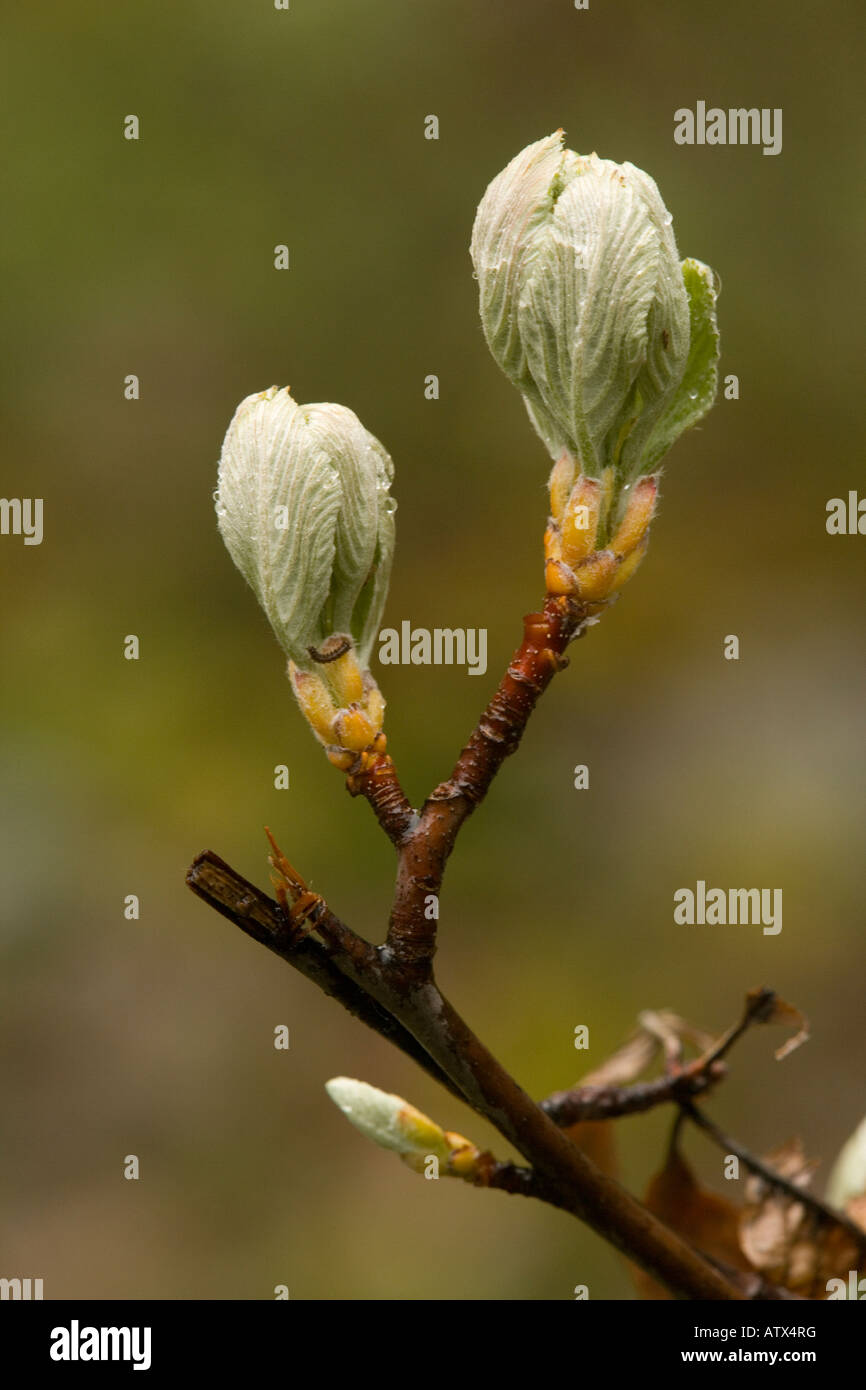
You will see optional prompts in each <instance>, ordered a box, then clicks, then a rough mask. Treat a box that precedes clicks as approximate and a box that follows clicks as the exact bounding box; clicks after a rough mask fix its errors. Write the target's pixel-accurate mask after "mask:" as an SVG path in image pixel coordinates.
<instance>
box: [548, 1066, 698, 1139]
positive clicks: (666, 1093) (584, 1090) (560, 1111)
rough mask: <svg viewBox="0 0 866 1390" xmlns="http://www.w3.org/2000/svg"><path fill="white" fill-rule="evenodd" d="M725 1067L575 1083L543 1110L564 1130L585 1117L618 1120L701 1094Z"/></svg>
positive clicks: (558, 1093)
mask: <svg viewBox="0 0 866 1390" xmlns="http://www.w3.org/2000/svg"><path fill="white" fill-rule="evenodd" d="M723 1075H724V1066H723V1064H721V1063H718V1062H715V1063H713V1064H712V1065H711V1066H709V1067H708V1068H707V1070H706V1071H704V1070H698V1071H696V1072H692V1071H691V1070H690V1069H687V1070H685V1071H683V1072H682V1073H681V1074H680V1075H679V1076H657V1077H654V1078H653V1080H652V1081H635V1082H634V1083H633V1084H631V1085H629V1086H572V1087H571V1089H570V1090H567V1091H554V1093H553V1094H552V1095H550V1096H547V1098H546V1099H545V1100H543V1101H541V1102H540V1105H541V1109H542V1110H543V1111H544V1113H545V1114H546V1115H549V1116H550V1118H551V1119H552V1120H553V1122H554V1124H557V1125H559V1126H560V1128H561V1129H567V1128H568V1127H569V1125H574V1124H577V1123H578V1122H579V1121H581V1120H614V1119H619V1118H620V1117H621V1116H623V1115H639V1114H642V1113H643V1112H644V1111H646V1110H652V1109H653V1108H654V1107H655V1106H656V1105H665V1104H667V1103H669V1102H672V1101H673V1102H678V1101H679V1102H681V1101H684V1100H686V1099H688V1098H689V1097H691V1096H699V1095H701V1094H703V1093H704V1092H706V1091H707V1090H709V1089H710V1087H711V1086H714V1085H715V1084H716V1082H718V1081H720V1080H721V1078H722V1076H723Z"/></svg>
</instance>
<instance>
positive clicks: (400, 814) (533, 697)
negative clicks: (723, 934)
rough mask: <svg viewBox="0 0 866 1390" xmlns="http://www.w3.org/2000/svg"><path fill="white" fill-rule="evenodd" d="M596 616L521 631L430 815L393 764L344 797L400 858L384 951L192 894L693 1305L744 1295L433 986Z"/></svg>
mask: <svg viewBox="0 0 866 1390" xmlns="http://www.w3.org/2000/svg"><path fill="white" fill-rule="evenodd" d="M587 616H588V613H587V608H586V607H585V606H583V605H580V604H577V603H575V602H574V601H573V600H571V599H567V598H564V597H548V599H547V600H546V602H545V604H544V607H543V609H542V610H541V611H540V612H538V613H532V614H530V615H529V616H528V617H527V618H526V619H525V620H524V637H523V642H522V643H521V645H520V647H519V648H518V649H517V651H516V652H515V654H514V657H513V658H512V661H511V663H510V664H509V667H508V669H507V671H506V673H505V675H504V677H503V679H502V681H501V682H500V685H499V687H498V689H497V691H496V693H495V695H494V696H493V699H492V700H491V701H490V703H489V704H488V706H487V708H486V710H485V711H484V713H483V714H482V716H481V718H480V720H479V721H478V724H477V726H476V728H475V730H474V731H473V733H472V735H471V737H470V739H469V741H468V742H467V744H466V746H465V748H464V749H463V751H462V752H461V754H460V757H459V758H458V760H457V763H456V764H455V767H454V771H453V772H452V774H451V777H450V778H449V779H448V780H447V781H446V782H443V783H441V784H440V785H439V786H438V787H436V789H435V790H434V791H433V792H432V793H431V795H430V796H429V797H428V798H427V800H426V802H425V803H424V806H423V807H422V809H421V812H420V814H417V813H416V812H415V811H414V810H413V808H412V807H411V805H410V803H409V802H408V799H407V798H406V797H405V795H404V793H403V792H402V789H401V788H400V784H399V780H398V778H397V774H396V769H395V768H394V765H393V762H392V761H391V759H390V757H389V756H388V755H385V754H377V753H373V754H369V755H361V757H360V758H359V760H358V763H357V765H356V766H355V767H354V768H353V769H352V770H351V771H350V773H349V775H348V777H347V784H348V787H349V790H350V792H352V793H353V794H354V795H359V794H360V795H364V796H365V797H366V798H367V799H368V800H369V801H370V803H371V805H372V806H373V809H374V811H375V812H376V814H377V816H378V818H379V820H380V823H381V824H382V826H383V829H384V830H385V831H386V833H387V834H388V836H389V838H390V839H391V840H392V842H393V843H394V844H395V847H396V848H397V852H398V874H397V885H396V890H395V898H394V907H393V910H392V914H391V919H390V923H389V930H388V937H387V940H386V943H385V944H384V945H383V946H381V947H374V946H372V945H371V944H370V943H369V942H366V941H364V940H363V938H361V937H359V936H357V935H356V934H355V933H354V932H352V931H351V929H350V928H349V927H347V926H346V925H345V924H344V923H342V922H341V921H340V920H339V919H338V918H337V917H336V916H335V915H334V914H333V913H331V911H330V909H329V908H327V906H326V905H325V904H324V902H321V900H319V902H320V906H318V907H316V908H315V910H314V911H313V912H312V914H311V915H310V918H309V920H308V921H307V922H305V923H304V925H303V927H296V926H294V925H293V924H292V921H291V918H290V917H289V918H288V919H287V917H286V913H285V911H284V910H283V908H281V906H280V905H279V904H278V903H275V902H272V901H271V899H269V898H268V897H267V896H266V895H265V894H263V893H261V892H260V890H258V889H256V888H254V887H253V886H252V885H251V884H249V883H247V881H246V880H245V879H242V878H241V877H240V876H239V875H236V874H235V873H234V871H233V870H231V869H230V868H229V866H228V865H226V864H225V863H224V862H223V861H222V860H220V859H219V858H218V856H216V855H213V854H209V853H208V854H204V855H200V856H199V858H198V859H197V860H196V862H195V864H194V865H193V866H192V868H191V869H190V871H189V873H188V876H187V881H188V883H189V885H190V887H191V888H192V889H193V891H194V892H196V893H197V894H198V896H200V897H202V898H203V899H204V900H205V901H206V902H208V903H209V904H210V905H211V906H213V907H215V908H216V909H217V910H218V911H220V912H222V913H223V915H225V916H227V917H229V918H230V919H231V920H232V921H234V922H235V923H236V924H237V925H238V926H240V927H241V928H242V930H244V931H245V932H247V933H248V934H249V935H251V936H253V937H254V939H255V940H257V941H259V942H261V943H262V944H263V945H265V946H268V947H269V949H271V950H274V951H275V952H276V953H277V954H278V955H280V956H281V957H282V958H283V959H284V960H287V961H288V962H289V964H292V965H294V966H295V967H296V968H298V969H300V970H301V971H302V973H304V974H306V975H307V977H308V978H310V979H312V980H313V981H314V982H315V983H317V984H319V986H320V988H322V989H324V990H325V992H326V993H328V994H331V995H333V996H334V997H335V998H337V999H338V1000H339V1001H340V1002H341V1003H342V1004H343V1005H344V1007H346V1008H347V1009H348V1010H349V1011H350V1012H351V1013H353V1014H354V1015H355V1016H357V1017H359V1018H361V1019H362V1020H363V1021H364V1022H365V1023H367V1024H368V1025H369V1026H371V1027H373V1028H374V1029H375V1030H376V1031H377V1032H379V1033H380V1034H381V1035H382V1036H383V1037H386V1038H387V1039H388V1040H389V1041H392V1042H393V1043H394V1044H395V1045H396V1046H398V1047H399V1048H400V1049H401V1050H402V1051H404V1052H405V1053H406V1054H407V1055H408V1056H411V1057H412V1058H413V1059H414V1060H416V1061H418V1062H419V1063H420V1065H422V1066H423V1067H424V1068H425V1070H426V1071H427V1072H428V1073H429V1074H430V1075H432V1076H434V1077H435V1078H436V1079H437V1080H440V1081H442V1082H443V1084H444V1085H445V1086H446V1087H447V1089H448V1090H449V1091H451V1092H452V1094H458V1095H460V1096H461V1097H462V1098H463V1099H465V1100H466V1101H467V1102H468V1104H469V1105H470V1106H472V1108H473V1109H474V1110H475V1111H476V1112H477V1113H478V1114H480V1115H482V1116H484V1117H485V1118H486V1119H487V1120H489V1121H490V1122H491V1123H492V1124H493V1125H494V1126H495V1127H496V1128H497V1129H498V1130H499V1132H500V1133H501V1134H502V1135H504V1137H505V1138H506V1139H508V1140H509V1141H510V1142H511V1143H512V1144H513V1145H514V1147H515V1148H516V1149H517V1150H518V1151H519V1152H520V1153H521V1154H522V1155H523V1157H524V1158H525V1159H526V1160H527V1161H528V1162H529V1163H530V1164H531V1166H532V1171H533V1175H534V1176H533V1182H532V1186H533V1193H534V1195H537V1196H541V1197H543V1199H544V1200H546V1201H548V1202H551V1203H552V1204H554V1205H556V1206H558V1207H561V1208H562V1209H564V1210H566V1211H569V1212H571V1213H572V1214H573V1215H575V1216H577V1217H578V1218H580V1219H581V1220H582V1221H584V1222H585V1223H586V1224H587V1225H589V1226H590V1227H591V1228H592V1229H593V1230H595V1231H596V1232H597V1233H598V1234H599V1235H601V1236H602V1237H604V1238H605V1239H606V1240H608V1241H609V1242H610V1243H611V1244H613V1245H614V1246H616V1247H617V1248H618V1249H619V1250H621V1251H622V1252H623V1253H624V1254H626V1255H628V1256H629V1257H630V1258H631V1259H633V1260H635V1261H636V1262H637V1263H638V1264H640V1265H641V1266H643V1268H645V1269H646V1270H647V1271H648V1272H649V1273H651V1274H653V1275H654V1276H655V1277H656V1278H657V1279H659V1280H660V1281H661V1282H662V1283H664V1284H665V1285H666V1286H667V1287H668V1288H669V1289H670V1290H671V1292H673V1293H674V1294H676V1295H677V1296H679V1297H683V1298H690V1299H701V1300H708V1299H724V1300H729V1299H741V1298H744V1297H746V1296H747V1295H746V1294H745V1293H744V1292H743V1290H742V1288H741V1287H740V1286H739V1285H738V1284H737V1283H735V1282H734V1280H733V1279H732V1278H729V1277H726V1276H725V1275H724V1274H722V1273H721V1272H719V1271H718V1270H717V1269H716V1268H715V1267H714V1266H713V1265H712V1264H710V1263H709V1262H708V1261H707V1260H705V1259H704V1258H703V1256H702V1255H700V1254H699V1253H698V1252H697V1251H696V1250H694V1249H693V1248H692V1247H691V1246H689V1245H688V1244H687V1243H686V1242H685V1241H683V1240H682V1239H681V1238H680V1237H679V1236H678V1235H676V1234H675V1233H674V1232H673V1231H671V1230H670V1229H669V1228H668V1227H666V1226H665V1225H663V1224H662V1223H661V1222H660V1221H658V1220H657V1219H656V1218H655V1217H654V1216H652V1214H651V1213H650V1212H649V1211H647V1209H646V1208H645V1207H644V1206H642V1205H641V1203H640V1202H638V1201H636V1200H635V1198H633V1197H632V1196H631V1194H630V1193H628V1192H627V1191H626V1190H625V1189H624V1188H622V1187H621V1186H620V1185H619V1184H618V1183H617V1182H615V1181H613V1180H612V1179H610V1178H608V1177H606V1176H605V1175H604V1174H603V1173H602V1172H601V1171H600V1170H599V1169H598V1168H596V1166H595V1165H594V1164H593V1163H592V1162H591V1160H590V1159H589V1158H588V1157H587V1156H586V1155H585V1154H584V1153H583V1152H582V1150H580V1149H579V1148H577V1147H576V1146H575V1145H574V1144H573V1143H572V1142H571V1140H570V1139H569V1138H568V1137H567V1136H566V1135H565V1134H564V1133H563V1132H562V1131H561V1130H560V1129H559V1128H558V1127H557V1125H556V1124H555V1123H554V1121H553V1120H552V1119H550V1118H549V1116H548V1115H547V1114H545V1113H544V1111H543V1110H542V1109H541V1108H540V1107H539V1106H538V1105H537V1104H536V1103H535V1102H534V1101H533V1100H532V1099H531V1098H530V1097H529V1096H528V1095H527V1094H526V1092H525V1091H523V1090H522V1088H521V1087H520V1086H519V1085H518V1084H517V1082H516V1081H515V1080H514V1079H513V1078H512V1077H511V1076H510V1074H509V1073H508V1072H507V1071H506V1070H505V1068H504V1067H502V1065H501V1064H500V1063H499V1062H498V1061H497V1059H496V1058H495V1057H494V1056H493V1054H492V1053H491V1052H490V1051H489V1050H488V1049H487V1048H486V1047H485V1046H484V1044H483V1043H482V1042H481V1041H480V1040H479V1039H478V1038H477V1037H476V1036H475V1034H474V1033H473V1032H472V1031H471V1029H470V1028H469V1027H468V1026H467V1024H466V1023H465V1022H464V1021H463V1019H462V1018H461V1017H460V1015H459V1014H458V1013H457V1012H456V1010H455V1009H454V1008H453V1007H452V1006H451V1005H450V1004H449V1003H448V1001H447V1000H446V999H445V998H444V997H443V996H442V994H441V993H440V991H439V989H438V986H437V985H436V983H435V980H434V979H433V975H432V958H433V953H434V950H435V928H436V923H435V920H433V921H430V920H428V919H427V917H426V916H425V912H424V907H425V900H426V897H427V895H428V894H430V893H438V891H439V888H440V886H441V883H442V877H443V873H444V869H445V865H446V862H447V860H448V857H449V855H450V853H451V851H452V849H453V847H454V843H455V839H456V837H457V834H458V831H459V829H460V827H461V825H462V824H463V822H464V821H465V820H466V819H467V817H468V816H469V815H470V814H471V813H472V811H473V810H474V809H475V807H476V806H477V805H478V804H479V802H480V801H481V800H482V799H483V797H484V795H485V794H486V792H487V790H488V788H489V786H490V784H491V782H492V781H493V778H494V777H495V775H496V773H497V771H498V770H499V768H500V767H501V765H502V763H503V762H504V760H505V758H506V757H507V756H508V755H509V754H510V753H513V752H514V751H515V749H516V748H517V746H518V744H519V742H520V739H521V737H522V735H523V731H524V729H525V727H526V724H527V721H528V719H529V717H530V715H531V713H532V711H533V709H534V708H535V705H536V703H537V701H538V699H539V697H540V695H541V694H542V693H543V691H544V689H545V688H546V686H547V685H548V684H549V682H550V680H551V679H552V677H553V675H554V674H555V673H556V671H558V670H560V669H562V667H563V666H564V665H565V664H566V662H565V660H564V653H565V650H566V648H567V646H568V644H569V642H571V641H572V640H573V639H574V638H575V637H576V636H578V635H580V633H581V631H582V629H583V625H584V624H585V621H586V618H587Z"/></svg>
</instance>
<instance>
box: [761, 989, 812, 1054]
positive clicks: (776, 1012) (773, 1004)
mask: <svg viewBox="0 0 866 1390" xmlns="http://www.w3.org/2000/svg"><path fill="white" fill-rule="evenodd" d="M762 995H765V996H766V1000H765V1003H764V1005H763V1007H762V1008H761V1010H760V1012H758V1013H756V1014H755V1019H756V1021H757V1022H758V1023H781V1024H782V1025H783V1026H784V1027H786V1028H794V1029H795V1030H796V1031H795V1033H794V1036H793V1037H790V1038H788V1039H787V1041H786V1042H783V1043H782V1046H781V1047H777V1048H776V1051H775V1053H774V1056H775V1058H776V1061H777V1062H781V1060H782V1058H783V1057H787V1056H788V1054H789V1053H791V1052H793V1051H794V1050H795V1049H796V1048H798V1047H799V1046H800V1045H801V1043H804V1042H806V1041H807V1040H808V1037H809V1021H808V1019H807V1018H806V1017H805V1016H804V1015H803V1014H801V1013H800V1010H799V1009H795V1008H794V1005H793V1004H788V1003H787V1002H786V1001H785V1000H784V999H780V998H779V996H778V994H773V993H771V992H770V991H768V990H765V989H762V988H759V989H750V990H749V992H748V994H747V995H746V1004H747V1005H748V1004H751V1003H752V1002H753V1001H754V1000H756V999H758V998H759V997H760V996H762Z"/></svg>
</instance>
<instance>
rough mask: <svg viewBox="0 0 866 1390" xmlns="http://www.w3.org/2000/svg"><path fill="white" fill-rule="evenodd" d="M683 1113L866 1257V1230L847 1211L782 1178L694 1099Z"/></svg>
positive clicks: (687, 1103) (750, 1169) (723, 1150)
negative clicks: (841, 1232)
mask: <svg viewBox="0 0 866 1390" xmlns="http://www.w3.org/2000/svg"><path fill="white" fill-rule="evenodd" d="M682 1112H683V1114H684V1115H685V1116H686V1117H687V1119H689V1120H691V1121H692V1124H694V1125H696V1126H697V1128H698V1129H702V1130H703V1131H704V1133H705V1134H707V1135H709V1137H710V1138H711V1139H712V1141H713V1143H714V1144H716V1145H717V1146H718V1147H719V1148H720V1149H721V1150H722V1152H723V1153H726V1154H734V1155H735V1156H736V1157H737V1158H738V1159H739V1160H740V1162H741V1163H743V1164H745V1166H746V1167H747V1168H748V1169H749V1171H750V1172H752V1173H755V1174H756V1175H757V1176H758V1177H760V1178H763V1180H764V1182H765V1183H767V1184H768V1186H770V1187H773V1188H775V1189H776V1191H777V1192H784V1193H785V1196H786V1197H790V1198H791V1200H792V1201H794V1202H799V1203H800V1204H801V1205H802V1206H804V1207H807V1208H808V1209H809V1211H810V1212H812V1214H813V1216H814V1217H815V1218H816V1220H817V1221H818V1222H819V1223H820V1224H821V1225H825V1226H841V1227H842V1228H843V1229H844V1231H845V1233H846V1235H848V1236H850V1237H851V1240H852V1241H853V1242H854V1243H855V1244H856V1246H857V1249H858V1250H859V1251H860V1253H861V1255H863V1256H866V1231H863V1230H861V1228H860V1227H859V1226H858V1225H857V1224H856V1223H855V1222H854V1221H852V1220H851V1219H850V1217H848V1216H846V1215H845V1214H844V1212H840V1211H837V1210H836V1209H835V1208H834V1207H830V1206H828V1205H827V1204H826V1202H822V1201H821V1199H820V1197H816V1196H815V1195H814V1193H812V1192H809V1191H808V1189H806V1188H802V1187H798V1186H797V1184H796V1183H793V1182H791V1181H790V1180H789V1179H788V1178H784V1177H782V1174H781V1173H777V1172H776V1171H775V1169H773V1168H771V1167H770V1166H769V1165H768V1164H766V1163H764V1162H763V1161H762V1160H761V1159H760V1158H756V1157H755V1155H754V1154H752V1153H750V1152H749V1150H748V1149H745V1148H743V1145H742V1144H738V1143H737V1142H736V1140H734V1139H731V1138H730V1137H729V1136H728V1135H727V1134H723V1132H722V1131H721V1130H720V1129H719V1127H718V1125H717V1124H714V1122H713V1121H712V1120H711V1119H710V1118H709V1117H708V1116H707V1115H705V1114H704V1112H703V1111H702V1110H700V1109H699V1108H698V1106H696V1105H692V1104H691V1102H684V1103H683V1104H682Z"/></svg>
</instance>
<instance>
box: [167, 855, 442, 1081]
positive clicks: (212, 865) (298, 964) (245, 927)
mask: <svg viewBox="0 0 866 1390" xmlns="http://www.w3.org/2000/svg"><path fill="white" fill-rule="evenodd" d="M186 881H187V883H188V884H189V886H190V888H191V889H192V891H193V892H194V893H195V894H196V895H197V896H198V897H199V898H201V899H202V901H203V902H206V903H207V904H208V906H209V907H212V908H214V909H215V911H217V912H219V913H221V914H222V916H223V917H227V918H228V919H229V921H230V922H234V924H235V926H236V927H240V929H241V931H243V932H246V934H247V936H251V937H252V938H253V940H254V941H258V942H259V943H260V945H262V946H267V948H268V950H269V951H273V952H274V953H275V954H276V955H278V956H280V957H281V958H282V959H283V960H285V961H287V962H288V963H289V965H291V966H294V968H295V970H297V971H299V972H300V974H301V975H304V976H306V978H307V979H308V980H311V981H312V983H313V984H315V985H318V987H319V989H320V990H322V992H323V993H324V994H327V995H328V996H329V997H330V998H332V999H336V1000H337V1002H338V1003H340V1004H342V1006H343V1008H344V1009H346V1010H347V1011H348V1012H349V1013H350V1014H351V1015H352V1016H353V1018H357V1019H360V1021H361V1022H362V1023H365V1024H366V1025H367V1027H368V1028H372V1029H373V1031H374V1032H375V1033H378V1034H379V1036H380V1037H382V1038H384V1039H385V1041H386V1042H389V1043H393V1045H394V1046H395V1047H397V1048H399V1049H400V1051H401V1052H403V1053H404V1054H405V1055H406V1056H407V1057H409V1058H411V1060H412V1061H413V1062H416V1063H417V1064H418V1066H420V1067H422V1068H423V1069H424V1071H426V1072H427V1074H428V1075H429V1076H432V1077H433V1079H434V1080H435V1081H438V1082H439V1083H440V1085H442V1086H444V1087H445V1089H446V1090H447V1091H449V1092H450V1093H451V1095H453V1096H456V1097H457V1099H458V1100H463V1096H462V1094H461V1092H460V1090H459V1089H458V1087H457V1086H455V1085H454V1082H453V1081H451V1079H450V1078H449V1077H448V1076H447V1075H446V1074H445V1072H443V1071H442V1069H441V1067H439V1066H438V1065H437V1064H436V1063H435V1062H434V1061H433V1060H432V1058H431V1057H429V1056H428V1054H427V1053H426V1052H425V1051H424V1048H423V1047H422V1046H421V1045H420V1043H418V1042H417V1041H416V1039H415V1038H413V1036H412V1034H411V1033H410V1032H408V1031H407V1029H406V1028H404V1027H403V1025H402V1023H398V1021H397V1020H396V1019H395V1018H394V1017H393V1015H392V1014H390V1013H389V1012H388V1010H387V1009H386V1008H384V1007H383V1006H382V1005H381V1004H379V1003H377V1001H376V1000H375V999H373V998H372V997H371V995H370V994H369V993H368V992H367V991H366V990H364V989H363V988H362V987H361V986H360V985H359V984H357V983H356V981H355V980H353V979H351V978H349V977H348V976H347V975H345V974H344V973H343V971H342V970H341V969H340V967H339V964H338V958H337V957H336V956H335V955H334V954H333V953H332V950H331V949H330V948H329V947H328V946H327V945H325V944H324V942H323V941H321V940H318V939H317V937H316V936H315V935H314V934H313V931H312V930H311V931H310V932H308V933H306V934H304V933H300V934H293V933H292V931H291V929H290V927H289V924H288V923H287V921H286V919H285V917H284V915H283V913H282V911H281V910H280V907H279V905H278V904H277V903H275V902H272V901H271V899H270V898H269V897H268V896H267V894H266V893H263V892H262V891H261V890H260V889H258V888H256V887H255V885H254V884H252V883H249V882H247V880H246V879H245V878H242V877H241V875H240V874H238V873H236V872H235V870H234V869H232V868H230V867H229V865H228V864H226V863H225V861H224V860H222V859H220V857H219V855H218V854H213V853H212V852H211V851H210V850H207V851H206V852H205V853H204V854H200V855H199V856H198V858H197V859H196V860H195V861H194V862H193V864H192V865H191V866H190V869H189V870H188V872H187V875H186ZM328 918H329V919H330V922H324V923H321V924H317V926H318V925H321V926H322V929H323V930H327V929H328V926H329V925H332V923H333V922H335V921H336V920H337V919H336V918H334V917H333V914H331V913H328ZM342 925H343V924H342V923H341V924H340V926H341V927H342ZM344 930H346V931H347V930H348V928H345V929H344ZM356 939H357V940H359V941H360V940H361V938H356ZM363 944H364V945H366V944H367V943H363ZM371 949H372V948H371Z"/></svg>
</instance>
